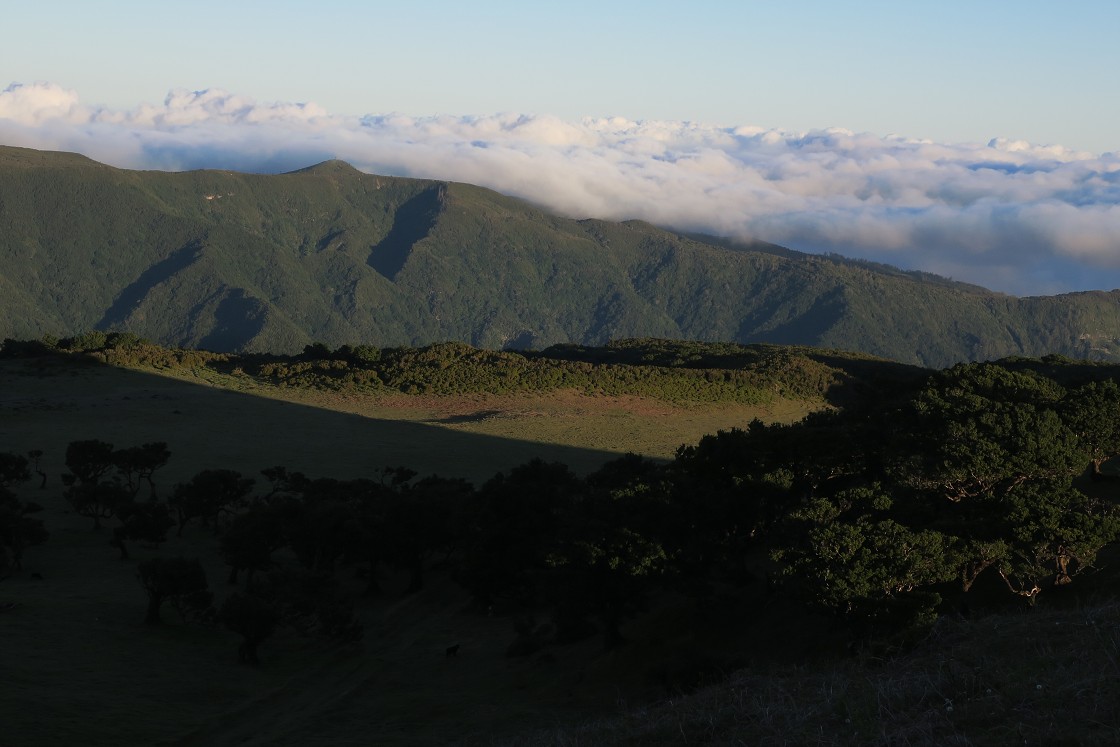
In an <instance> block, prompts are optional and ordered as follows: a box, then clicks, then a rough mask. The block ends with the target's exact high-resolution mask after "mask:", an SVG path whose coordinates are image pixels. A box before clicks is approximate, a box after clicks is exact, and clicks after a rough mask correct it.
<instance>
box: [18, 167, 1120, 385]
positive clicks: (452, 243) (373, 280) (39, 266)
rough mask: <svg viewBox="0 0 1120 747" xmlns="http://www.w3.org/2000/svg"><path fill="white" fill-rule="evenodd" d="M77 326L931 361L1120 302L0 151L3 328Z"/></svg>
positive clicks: (155, 335)
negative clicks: (1010, 292) (674, 342)
mask: <svg viewBox="0 0 1120 747" xmlns="http://www.w3.org/2000/svg"><path fill="white" fill-rule="evenodd" d="M90 328H99V329H117V330H127V331H131V332H135V333H138V334H140V335H142V336H145V337H148V338H151V339H153V340H156V341H159V342H161V343H165V344H170V345H178V346H190V347H203V348H209V349H215V350H247V351H263V350H271V351H275V352H284V351H293V350H298V349H301V348H302V347H303V346H304V345H306V344H307V343H309V342H311V341H323V342H326V343H328V344H330V345H332V346H334V345H338V344H340V343H344V342H351V343H352V342H367V343H372V344H376V345H394V344H409V345H417V344H426V343H429V342H433V341H439V340H461V341H464V342H468V343H470V344H472V345H476V346H483V347H505V346H512V347H534V348H543V347H546V346H548V345H550V344H553V343H558V342H576V343H583V344H600V343H603V342H605V341H607V340H610V339H617V338H623V337H651V336H656V337H674V338H688V339H703V340H724V341H736V342H774V343H784V344H803V345H816V346H825V347H832V348H840V349H848V350H856V351H863V352H867V353H871V354H874V355H880V356H885V357H889V358H893V359H896V360H900V361H904V362H908V363H919V364H923V365H931V366H941V365H947V364H951V363H953V362H956V361H959V360H963V359H986V358H995V357H1001V356H1006V355H1014V354H1023V355H1042V354H1045V353H1062V354H1066V355H1074V356H1079V357H1090V358H1104V359H1117V358H1120V293H1117V292H1112V293H1081V294H1073V295H1066V296H1055V297H1046V298H1026V299H1018V298H1013V297H1009V296H1005V295H1000V294H996V293H992V292H989V291H986V290H984V289H981V288H977V287H975V286H969V285H965V284H960V283H953V282H950V281H947V280H945V279H942V278H937V277H934V276H930V275H925V274H919V273H904V272H901V271H898V270H895V269H893V268H889V267H884V266H880V265H871V264H865V263H860V262H853V261H849V260H844V259H841V258H837V257H819V256H814V255H806V254H800V253H797V252H790V251H786V250H781V249H779V248H777V247H772V246H769V245H764V244H757V245H749V246H738V245H729V244H727V243H726V242H720V241H716V240H710V239H705V238H702V237H701V238H696V237H687V236H683V235H679V234H674V233H671V232H668V231H664V230H661V229H658V228H655V227H653V226H650V225H648V224H645V223H641V222H634V221H630V222H625V223H609V222H604V221H597V220H582V221H577V220H570V219H565V218H559V217H556V216H553V215H549V214H547V213H545V212H543V211H542V210H539V209H537V208H535V207H533V206H530V205H528V204H526V203H524V202H522V201H519V200H515V199H512V198H508V197H504V196H502V195H499V194H497V193H494V192H491V191H489V190H485V189H481V188H478V187H473V186H469V185H465V184H455V183H447V182H434V181H422V180H411V179H399V178H390V177H382V176H375V175H370V174H363V173H361V172H358V171H357V170H355V169H353V168H351V167H350V166H348V165H346V164H344V163H341V162H337V161H333V162H327V163H323V164H319V165H318V166H313V167H311V168H308V169H304V170H301V171H297V172H293V173H289V174H281V175H255V174H241V173H232V172H225V171H196V172H186V173H174V174H172V173H163V172H138V171H123V170H120V169H115V168H111V167H109V166H104V165H101V164H98V163H95V162H93V161H90V160H89V159H86V158H84V157H81V156H77V155H73V154H65V153H45V152H39V151H33V150H25V149H20V148H8V147H0V336H7V337H19V338H29V337H38V336H40V335H44V334H54V335H68V334H74V333H75V332H78V331H81V330H85V329H90Z"/></svg>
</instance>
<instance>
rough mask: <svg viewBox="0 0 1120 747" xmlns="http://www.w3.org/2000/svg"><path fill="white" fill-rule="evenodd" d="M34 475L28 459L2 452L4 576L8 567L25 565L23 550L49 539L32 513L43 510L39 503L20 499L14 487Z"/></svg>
mask: <svg viewBox="0 0 1120 747" xmlns="http://www.w3.org/2000/svg"><path fill="white" fill-rule="evenodd" d="M30 478H31V473H30V471H29V470H28V468H27V460H26V459H25V458H24V457H22V456H18V455H16V454H9V453H7V452H0V578H3V576H4V574H5V573H6V572H7V570H8V568H13V569H15V570H20V569H21V568H22V567H23V551H24V549H25V548H27V547H30V546H32V545H38V544H42V543H43V542H45V541H46V540H47V531H46V529H45V528H44V527H43V522H42V521H41V520H39V519H35V518H33V517H31V516H30V514H34V513H37V512H38V511H41V510H42V508H41V507H40V506H39V505H38V504H36V503H30V502H28V503H24V502H22V501H20V500H19V499H18V498H17V497H16V494H15V493H14V492H12V490H11V489H10V488H11V487H12V486H14V485H16V484H18V483H21V482H25V481H27V480H29V479H30Z"/></svg>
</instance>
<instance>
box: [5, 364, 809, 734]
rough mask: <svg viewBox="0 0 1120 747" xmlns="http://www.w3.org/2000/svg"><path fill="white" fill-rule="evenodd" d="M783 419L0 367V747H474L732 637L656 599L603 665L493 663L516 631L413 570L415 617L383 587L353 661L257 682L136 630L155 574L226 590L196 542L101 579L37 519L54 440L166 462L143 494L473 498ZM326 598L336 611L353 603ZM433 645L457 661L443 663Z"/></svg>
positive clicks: (792, 409) (189, 635)
mask: <svg viewBox="0 0 1120 747" xmlns="http://www.w3.org/2000/svg"><path fill="white" fill-rule="evenodd" d="M226 387H230V388H226ZM235 387H237V388H235ZM806 410H807V406H806V405H804V404H801V403H790V402H786V403H782V404H781V405H779V406H776V407H775V408H773V409H770V410H764V409H760V408H750V407H745V406H739V405H730V406H724V405H721V406H719V407H702V408H687V407H681V406H675V405H668V404H664V403H660V402H656V401H650V400H645V399H641V398H635V397H630V398H627V397H615V398H605V397H603V398H597V397H590V396H585V395H580V394H576V393H572V392H559V393H556V394H553V395H549V396H547V397H544V398H532V397H526V396H508V397H493V396H478V397H460V398H433V397H412V396H405V395H393V396H389V397H381V398H363V397H358V396H354V395H339V394H334V393H330V392H315V391H294V390H280V389H275V388H269V387H260V386H254V385H251V383H247V382H246V381H245V380H233V379H231V378H230V377H223V376H221V375H217V374H214V373H213V372H212V371H206V372H204V374H203V375H200V376H198V377H194V376H182V375H180V377H178V378H175V377H171V376H167V375H157V374H155V373H153V372H150V371H139V370H128V369H120V368H110V367H106V366H101V365H95V364H86V365H82V366H78V367H75V366H73V365H66V366H59V367H50V366H48V367H47V368H46V369H42V368H36V367H34V366H30V365H29V364H25V363H23V362H20V361H5V362H3V363H2V364H0V451H14V452H17V453H26V452H27V451H28V450H30V449H36V448H37V449H42V450H43V451H44V452H45V457H44V459H43V468H44V470H45V471H46V472H47V473H48V485H47V488H46V489H45V490H40V489H38V487H37V480H36V481H32V482H29V483H27V484H25V485H24V486H22V487H21V488H20V489H19V492H20V494H21V497H22V498H23V499H25V500H34V501H36V502H39V503H41V504H43V505H44V507H45V510H44V512H43V514H41V516H42V518H43V519H44V521H45V523H46V526H47V529H48V531H49V532H50V534H51V537H50V539H49V540H48V542H47V543H46V544H44V545H41V546H37V547H33V548H31V549H30V550H29V551H28V552H27V554H26V557H25V569H24V570H23V571H22V572H17V573H15V574H13V575H12V577H10V578H8V579H6V580H3V581H2V582H0V602H8V601H10V602H14V603H16V605H17V606H16V607H15V608H14V609H11V610H9V611H7V612H4V613H0V661H2V662H3V673H2V676H0V744H4V745H9V744H10V745H13V747H18V746H22V745H57V744H81V745H122V744H129V745H143V744H166V745H235V744H236V745H287V744H299V745H316V744H321V745H336V744H354V745H359V744H360V745H369V744H376V745H398V744H399V745H410V744H444V743H461V744H489V743H491V742H492V741H494V740H500V739H503V738H513V735H516V734H522V733H525V732H528V731H531V730H534V729H539V728H541V727H542V726H545V727H547V726H549V725H554V724H565V723H569V722H570V721H572V720H573V719H576V720H586V719H594V718H598V717H603V716H609V715H611V714H616V713H618V712H620V710H622V709H625V708H626V707H629V706H632V705H635V704H639V703H643V702H647V701H649V700H650V699H653V698H658V697H663V696H664V695H665V692H666V690H665V680H664V678H663V677H662V678H661V679H659V678H658V676H657V674H656V673H657V672H658V671H661V672H662V673H664V672H665V671H669V672H670V673H671V672H672V671H673V670H674V668H679V667H681V666H684V668H685V669H686V670H687V669H688V667H689V666H691V664H689V662H691V661H693V660H702V661H714V660H715V658H718V657H724V658H725V659H728V657H733V656H735V654H734V649H735V647H736V646H737V645H738V643H737V642H741V641H742V640H743V639H744V636H743V631H726V630H713V629H710V628H709V627H706V625H705V623H704V621H703V619H702V617H698V616H697V615H698V613H697V611H696V610H695V609H694V607H693V606H690V605H683V604H681V603H680V602H678V601H675V600H672V599H662V600H659V601H658V602H657V603H656V604H655V606H654V608H653V609H652V610H651V612H650V613H649V614H647V615H645V616H643V617H642V618H639V619H638V620H636V621H634V622H633V623H632V624H631V625H630V626H628V627H627V628H625V629H624V632H626V633H627V635H628V637H630V638H631V639H632V643H631V644H630V645H628V646H626V647H624V648H622V649H620V650H618V651H615V652H612V653H610V654H606V653H604V652H603V650H602V643H601V641H600V640H599V639H598V638H593V639H590V640H587V641H584V642H581V643H578V644H574V645H571V646H565V647H563V649H550V650H547V651H546V652H545V653H544V654H539V655H537V656H534V657H527V658H517V659H510V658H507V657H506V656H505V655H504V654H505V649H506V647H507V646H508V645H509V644H510V643H511V641H512V640H513V638H514V637H515V633H514V630H513V619H514V617H515V616H516V614H517V613H518V611H517V610H507V609H500V610H496V611H494V613H493V614H488V613H487V612H486V611H479V610H473V609H471V608H470V607H469V606H468V602H469V600H468V596H467V595H466V593H465V592H464V591H463V590H462V589H460V588H459V587H458V586H457V585H455V584H454V583H452V582H451V580H450V579H449V577H448V574H447V572H446V571H441V570H440V569H438V568H437V569H434V570H433V572H432V574H431V576H430V581H429V583H428V585H427V587H426V589H425V590H424V591H422V592H421V593H419V594H416V595H412V596H408V597H402V596H401V595H400V591H401V590H403V586H404V583H403V581H404V579H403V578H402V579H393V578H390V579H388V581H387V583H386V587H387V590H388V594H387V595H386V596H385V597H384V598H381V599H363V600H362V601H361V602H360V603H359V608H358V612H359V614H360V616H361V618H362V621H363V623H364V625H365V631H366V632H365V637H364V639H363V641H362V642H361V643H360V644H350V645H347V646H341V647H338V646H330V645H327V644H325V643H322V642H317V641H314V640H310V639H302V638H299V637H297V636H296V635H295V634H294V633H292V632H290V631H288V632H281V633H280V634H278V635H277V637H276V638H275V639H273V640H270V641H269V642H267V643H266V644H265V645H264V646H263V648H262V652H261V656H262V660H263V665H262V666H261V667H260V668H259V669H253V668H246V667H243V666H240V665H238V664H237V662H236V656H235V652H236V646H237V641H238V639H237V637H236V636H235V635H233V634H232V633H229V632H228V631H225V630H223V629H221V628H202V627H198V626H196V625H188V624H185V623H183V622H182V621H179V620H178V619H177V617H176V615H175V613H174V611H172V610H170V609H165V610H164V619H165V624H164V625H163V626H160V627H158V628H152V627H148V626H145V625H143V624H142V619H143V613H144V604H145V596H144V592H143V589H142V588H141V587H140V585H139V583H137V581H136V578H135V573H136V571H135V568H136V564H137V563H138V562H139V561H142V560H143V559H145V558H147V557H152V556H154V555H157V554H158V555H162V556H175V555H184V556H186V557H196V556H197V557H199V558H200V559H201V560H202V561H203V563H204V565H205V567H206V570H207V574H208V577H209V579H210V581H211V586H212V588H213V589H214V590H215V597H216V599H215V601H216V602H218V603H220V601H221V599H222V598H223V597H224V596H225V595H226V594H227V593H228V587H226V586H225V585H224V583H223V580H224V578H225V575H226V573H225V571H226V569H225V567H224V565H223V564H222V562H221V560H220V558H219V557H218V554H217V543H216V539H215V537H214V535H213V534H212V533H210V532H209V531H208V530H204V529H202V528H198V527H195V528H189V529H188V531H187V532H186V533H185V536H184V537H182V538H172V539H170V540H169V541H168V542H166V543H165V544H164V545H163V546H161V547H160V548H159V550H155V549H152V548H142V547H141V548H134V549H133V552H132V554H133V559H132V560H130V561H121V560H118V559H117V552H116V551H115V550H114V549H113V548H111V547H110V546H109V544H108V540H109V531H108V530H103V531H101V532H97V531H94V530H92V528H91V525H90V522H89V520H88V519H84V518H81V517H78V516H76V515H74V514H72V513H71V512H70V511H69V507H68V506H67V504H66V503H65V502H64V500H63V499H62V497H61V491H62V487H61V483H60V480H59V474H60V473H61V472H62V471H63V470H64V465H63V455H64V453H65V448H66V444H67V443H68V442H70V441H73V440H78V439H88V438H97V439H102V440H106V441H110V442H112V443H114V444H116V445H117V446H118V447H123V446H129V445H139V444H141V443H144V442H148V441H166V442H167V443H168V444H169V448H170V450H171V452H172V458H171V461H170V463H169V464H168V466H167V468H166V469H165V470H162V471H161V472H159V473H157V475H156V481H157V485H159V487H160V488H161V489H162V490H169V488H170V487H171V486H172V485H173V484H174V483H175V482H178V481H182V480H185V479H187V478H189V477H190V476H191V475H193V474H194V473H195V472H197V471H199V470H201V469H204V468H214V467H226V468H232V469H238V470H241V471H242V472H244V473H245V474H247V475H252V476H256V473H257V472H258V471H259V470H260V469H261V468H263V467H268V466H272V465H277V464H283V465H285V466H287V467H289V468H291V469H297V470H301V471H304V472H306V473H308V474H309V475H313V476H336V477H344V478H345V477H359V476H371V475H372V474H373V473H374V471H375V470H377V469H379V468H380V467H383V466H386V465H405V466H409V467H411V468H413V469H416V470H419V471H420V472H421V473H422V474H427V473H433V472H434V473H439V474H443V475H449V476H463V477H467V478H469V479H471V480H474V481H476V482H481V481H482V480H485V479H486V478H488V477H489V476H491V475H493V474H494V473H495V472H497V471H499V470H504V469H508V468H510V467H512V466H515V465H517V464H520V463H523V462H525V461H527V460H528V459H530V458H532V457H535V456H540V457H542V458H544V459H547V460H558V461H562V462H565V463H567V464H569V465H571V466H572V467H573V468H575V469H576V470H578V471H581V472H586V471H590V470H593V469H595V468H596V467H597V466H599V465H600V464H602V463H603V462H605V461H606V460H609V459H611V458H613V457H615V456H618V455H619V454H621V453H625V452H627V451H635V452H639V453H643V454H646V455H648V456H651V457H656V458H668V457H670V456H671V455H672V453H673V451H674V450H675V449H676V447H677V446H678V445H679V444H681V443H686V442H691V441H695V440H696V439H698V438H699V437H700V436H701V435H703V434H704V433H707V432H711V431H714V430H716V429H719V428H728V427H732V426H736V425H744V424H745V423H747V422H749V421H750V419H752V418H754V417H762V418H765V419H776V418H777V419H784V420H790V419H796V418H797V417H800V416H801V415H803V414H804V412H805V411H806ZM344 573H346V572H345V571H344ZM32 574H38V576H41V578H36V577H33V576H32ZM347 578H348V577H347ZM347 583H352V584H353V586H354V589H355V590H359V589H361V588H362V585H363V583H364V582H362V581H360V580H358V579H352V580H349V581H347ZM455 643H459V644H461V649H460V651H459V654H458V656H456V657H454V658H448V657H446V656H445V654H444V651H445V649H446V647H447V646H449V645H452V644H455ZM682 657H683V661H685V664H684V665H681V664H680V662H681V661H682ZM713 657H715V658H713ZM728 660H729V659H728ZM686 676H687V675H686Z"/></svg>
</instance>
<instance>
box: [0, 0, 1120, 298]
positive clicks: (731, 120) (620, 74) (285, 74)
mask: <svg viewBox="0 0 1120 747" xmlns="http://www.w3.org/2000/svg"><path fill="white" fill-rule="evenodd" d="M5 6H7V7H5V8H4V19H5V23H4V27H5V32H4V34H3V43H2V44H0V76H2V77H0V90H2V89H3V88H4V86H8V90H7V91H5V92H4V93H2V94H0V141H3V142H8V143H10V144H20V145H29V146H32V147H67V148H69V149H73V150H80V151H81V152H85V153H87V154H88V155H91V156H92V157H96V158H99V159H100V160H105V161H108V162H110V163H114V164H115V165H121V166H129V167H153V168H191V167H201V166H214V167H216V166H229V167H237V168H249V169H265V170H276V169H278V168H283V167H286V166H289V165H291V166H296V165H305V164H302V163H300V160H301V159H307V158H316V157H319V156H324V157H330V156H340V157H346V158H348V160H351V161H354V162H355V163H356V164H357V165H359V166H360V167H363V168H367V169H370V170H379V171H382V172H393V173H401V174H405V175H418V176H433V177H441V178H454V179H463V180H469V181H475V182H478V183H483V184H485V185H486V186H491V187H494V188H496V189H500V190H502V191H506V192H510V193H513V194H518V195H520V196H524V197H527V198H530V199H533V200H535V201H538V202H542V203H544V204H546V205H548V206H550V207H553V208H554V209H557V210H561V211H563V212H568V213H572V214H578V215H583V214H592V213H594V214H597V215H599V216H600V217H644V218H648V219H651V220H660V221H663V222H665V221H670V222H672V223H674V224H675V225H681V226H682V227H689V228H701V229H705V228H706V229H710V230H713V231H721V232H727V233H734V234H744V235H748V234H749V235H756V236H758V237H759V238H764V239H768V240H773V241H778V242H781V243H786V244H788V245H792V246H794V247H795V248H801V249H806V250H813V251H824V250H827V251H838V252H841V253H844V254H849V255H854V256H867V257H869V258H873V259H877V260H881V261H887V262H892V263H894V264H899V265H902V266H904V267H909V268H921V269H927V270H932V271H936V272H941V273H944V274H949V275H952V276H953V277H957V278H958V279H963V280H971V281H973V282H979V283H983V284H987V285H989V286H991V287H995V288H997V289H1001V290H1007V291H1009V292H1015V293H1033V292H1054V291H1061V290H1074V289H1081V288H1088V287H1105V286H1107V287H1113V286H1114V285H1115V286H1120V239H1118V238H1117V237H1118V236H1120V196H1118V195H1117V191H1118V190H1120V187H1118V186H1117V177H1116V173H1117V169H1120V166H1117V163H1116V157H1115V156H1114V155H1110V154H1112V153H1113V152H1117V153H1120V82H1118V81H1120V78H1118V76H1117V71H1120V44H1117V43H1116V41H1115V34H1116V30H1117V29H1118V28H1120V3H1114V2H1087V1H1084V0H1081V1H1077V0H1073V1H1067V2H1065V3H1062V4H1060V5H1059V4H1055V3H1043V2H1031V1H1028V2H986V3H984V2H970V3H965V2H939V3H929V4H926V3H907V2H897V0H896V2H878V1H871V2H858V3H856V2H851V3H836V2H802V3H799V4H796V5H794V4H782V3H774V2H749V1H741V2H702V1H701V2H694V3H692V4H690V5H688V6H686V5H685V4H684V3H680V2H629V1H623V2H611V1H610V0H601V1H600V2H584V1H582V0H573V1H570V2H564V3H527V2H524V1H522V2H504V1H502V2H445V1H443V0H431V1H429V2H425V3H403V2H399V1H398V2H393V3H381V2H338V1H334V2H332V1H331V0H325V1H323V2H318V3H296V2H283V1H275V0H274V1H272V2H229V1H228V0H227V2H225V3H219V2H212V1H210V0H199V1H197V2H193V3H191V4H189V5H188V4H181V3H175V4H172V3H165V2H151V1H150V0H149V2H143V3H141V2H114V3H100V4H93V3H86V2H61V1H57V0H56V1H53V2H52V1H51V0H39V2H36V3H34V4H32V3H29V2H22V3H5ZM4 78H6V80H4ZM9 84H12V85H9ZM170 92H176V93H174V94H173V95H172V94H170ZM5 97H6V98H5ZM301 104H303V105H306V106H303V107H300V106H299V105H301ZM391 114H398V115H404V116H399V117H395V118H394V117H389V116H388V115H391ZM363 117H364V119H363ZM262 118H263V119H264V120H267V122H266V123H262ZM612 118H613V119H612ZM67 128H69V129H67ZM246 128H248V129H246ZM285 128H287V129H285ZM293 128H294V129H293ZM829 128H840V129H839V130H830V129H829ZM265 130H267V133H266V132H265ZM814 132H816V133H822V132H824V133H831V134H828V135H825V136H821V137H817V138H816V139H813V138H812V137H807V135H809V134H811V133H814ZM765 133H771V134H770V135H766V134H765ZM845 133H847V134H845ZM892 136H894V137H892ZM456 138H470V139H469V140H467V141H464V142H467V143H474V145H475V146H476V147H475V148H473V149H465V148H463V147H459V145H461V144H459V145H457V144H456V142H455V139H456ZM752 138H753V140H752ZM853 138H854V139H853ZM136 142H139V143H140V145H136V144H135V143H136ZM129 143H133V145H132V146H131V148H130V145H129ZM207 143H209V144H207ZM775 143H778V144H777V145H776V144H775ZM907 143H910V144H907ZM914 143H919V144H921V143H924V146H923V147H918V146H917V145H914ZM483 144H484V145H486V146H487V147H488V148H489V150H490V153H488V154H485V155H483V154H480V153H479V152H477V151H478V150H479V147H481V145H483ZM390 145H391V146H393V148H394V149H395V150H393V149H390V148H389V146H390ZM1046 146H1064V148H1054V147H1051V148H1047V147H1046ZM503 153H504V154H505V155H504V156H503V155H502V154H503ZM527 159H528V160H531V161H532V168H531V169H528V168H525V169H522V170H519V167H518V164H521V165H522V166H524V165H525V163H526V162H527ZM993 163H995V164H998V165H999V168H998V169H993V168H990V166H991V165H992V164H993ZM665 164H672V165H673V168H672V169H669V168H667V167H666V166H665ZM984 164H988V166H987V167H985V166H984ZM639 167H640V168H639ZM604 169H605V171H604ZM588 170H597V173H599V174H606V176H605V178H603V179H601V180H599V181H596V180H594V179H590V178H588V177H587V174H589V173H591V171H588ZM884 174H887V176H884ZM1000 174H1002V177H1001V176H1000ZM534 180H535V181H534ZM1042 182H1045V183H1044V184H1043V183H1042ZM648 183H653V184H654V186H657V185H660V186H661V187H662V189H661V191H658V190H657V189H646V187H647V186H648ZM1040 184H1041V186H1040ZM608 186H609V187H611V188H613V189H615V190H616V193H615V196H614V197H615V198H614V199H612V198H611V195H609V194H598V193H597V190H598V191H602V190H604V189H606V188H607V187H608ZM767 190H769V191H767ZM918 193H920V195H919V194H918ZM853 194H856V195H859V196H860V197H859V198H858V199H856V200H853V199H851V198H852V195H853ZM705 200H707V201H708V202H707V203H705ZM669 202H672V203H684V204H686V205H687V206H688V209H687V210H686V209H669V208H668V207H666V204H667V203H669ZM747 202H749V203H750V205H746V203H747ZM705 204H707V205H708V207H707V209H705V207H704V205H705ZM766 206H769V207H768V208H766ZM764 208H765V209H764ZM729 211H730V214H729ZM954 226H956V227H957V228H956V229H954V228H953V227H954ZM962 226H963V228H962ZM1001 231H1002V233H1001ZM966 232H967V233H966ZM1001 237H1002V238H1001ZM1009 237H1010V238H1009Z"/></svg>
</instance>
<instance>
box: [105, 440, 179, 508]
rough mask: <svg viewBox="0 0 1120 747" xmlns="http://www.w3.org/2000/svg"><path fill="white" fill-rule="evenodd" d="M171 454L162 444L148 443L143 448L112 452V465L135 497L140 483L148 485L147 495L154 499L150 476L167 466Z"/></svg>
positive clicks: (164, 444) (154, 488)
mask: <svg viewBox="0 0 1120 747" xmlns="http://www.w3.org/2000/svg"><path fill="white" fill-rule="evenodd" d="M170 458H171V452H170V451H168V450H167V444H166V443H163V442H157V443H148V444H144V445H143V446H132V447H129V448H127V449H117V450H116V451H114V452H113V465H114V466H115V467H116V468H117V471H118V472H119V473H120V474H121V475H122V476H123V477H124V479H125V483H126V484H127V485H128V488H129V491H130V492H131V493H132V495H133V496H135V495H136V494H137V493H138V492H139V491H140V483H141V481H143V482H147V483H148V495H149V497H151V498H155V497H156V484H155V482H154V481H153V480H152V475H153V474H154V473H155V472H156V470H158V469H160V468H161V467H163V466H164V465H166V464H167V461H168V460H169V459H170Z"/></svg>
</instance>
